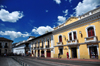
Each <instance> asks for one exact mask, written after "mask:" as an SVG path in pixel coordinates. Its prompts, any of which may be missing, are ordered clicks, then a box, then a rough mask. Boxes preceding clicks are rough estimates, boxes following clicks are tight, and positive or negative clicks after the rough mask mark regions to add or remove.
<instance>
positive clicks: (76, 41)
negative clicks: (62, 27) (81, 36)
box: [67, 30, 78, 44]
mask: <svg viewBox="0 0 100 66" xmlns="http://www.w3.org/2000/svg"><path fill="white" fill-rule="evenodd" d="M74 32H76V37H77V31H76V30H74V31H71V32H69V33H68V40H67V44H77V43H78V40H77V39H74V35H73V33H74ZM70 33H71V34H72V40H70V37H69V34H70ZM69 42H70V43H69Z"/></svg>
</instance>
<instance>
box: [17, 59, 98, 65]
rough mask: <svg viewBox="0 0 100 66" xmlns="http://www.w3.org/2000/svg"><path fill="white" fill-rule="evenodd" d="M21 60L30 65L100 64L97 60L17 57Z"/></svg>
mask: <svg viewBox="0 0 100 66" xmlns="http://www.w3.org/2000/svg"><path fill="white" fill-rule="evenodd" d="M16 58H17V59H19V60H20V61H22V62H24V63H27V64H29V65H30V66H100V62H95V61H77V60H76V61H75V60H62V59H46V58H34V57H16Z"/></svg>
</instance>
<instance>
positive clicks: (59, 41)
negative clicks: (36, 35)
mask: <svg viewBox="0 0 100 66" xmlns="http://www.w3.org/2000/svg"><path fill="white" fill-rule="evenodd" d="M59 36H62V35H61V34H60V35H59ZM59 36H58V42H60V39H59ZM61 42H63V36H62V41H61Z"/></svg>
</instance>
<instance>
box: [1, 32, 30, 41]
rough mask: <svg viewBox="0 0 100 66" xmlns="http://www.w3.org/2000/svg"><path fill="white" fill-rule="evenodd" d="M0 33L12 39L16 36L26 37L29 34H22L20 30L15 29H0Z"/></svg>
mask: <svg viewBox="0 0 100 66" xmlns="http://www.w3.org/2000/svg"><path fill="white" fill-rule="evenodd" d="M0 35H8V36H10V38H11V39H12V40H14V39H15V38H18V37H27V36H29V35H30V34H29V33H27V32H26V33H25V34H22V33H21V32H15V31H5V32H3V31H0Z"/></svg>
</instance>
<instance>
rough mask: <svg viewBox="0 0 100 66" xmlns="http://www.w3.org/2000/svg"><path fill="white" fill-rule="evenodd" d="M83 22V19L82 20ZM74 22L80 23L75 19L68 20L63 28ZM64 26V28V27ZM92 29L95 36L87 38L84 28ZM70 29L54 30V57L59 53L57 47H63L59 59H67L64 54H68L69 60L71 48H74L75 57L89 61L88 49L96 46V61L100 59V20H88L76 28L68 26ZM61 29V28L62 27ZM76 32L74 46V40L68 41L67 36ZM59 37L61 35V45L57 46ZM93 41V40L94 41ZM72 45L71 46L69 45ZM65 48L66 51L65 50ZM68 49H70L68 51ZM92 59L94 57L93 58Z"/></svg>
mask: <svg viewBox="0 0 100 66" xmlns="http://www.w3.org/2000/svg"><path fill="white" fill-rule="evenodd" d="M94 15H95V14H93V15H92V16H94ZM75 19H76V20H75ZM84 20H85V18H84ZM76 21H82V20H78V19H77V18H70V19H69V20H67V22H65V26H67V25H70V24H72V23H74V22H76ZM65 26H64V27H65ZM89 26H90V27H93V28H94V33H95V36H93V37H91V38H89V37H88V36H87V32H86V30H87V29H86V28H87V27H89ZM70 27H72V28H69V29H66V28H65V29H62V30H60V29H61V28H58V30H59V31H58V30H56V29H57V28H56V29H55V32H54V33H53V35H54V45H55V51H56V52H55V54H54V57H55V58H57V57H58V53H59V47H63V54H61V58H67V55H66V53H67V52H69V55H70V56H69V58H73V57H72V49H71V48H76V49H74V50H76V53H77V57H76V58H79V59H90V48H89V47H93V46H96V50H97V54H98V59H100V43H99V41H100V18H97V19H94V20H88V21H87V22H85V23H83V24H80V25H77V26H70ZM62 28H63V27H62ZM73 31H76V36H77V41H76V44H74V42H75V40H71V41H69V36H68V34H69V33H70V32H73ZM59 35H62V44H61V46H60V45H59V46H57V45H58V42H59V38H58V37H59ZM94 39H95V40H94ZM71 44H72V45H71ZM65 47H66V48H67V50H65ZM69 48H70V49H69ZM93 57H94V56H93Z"/></svg>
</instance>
